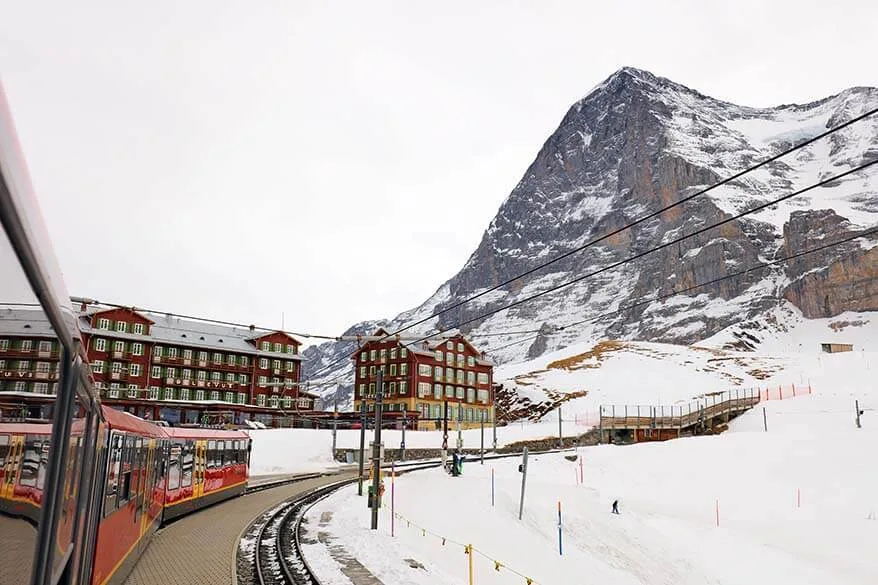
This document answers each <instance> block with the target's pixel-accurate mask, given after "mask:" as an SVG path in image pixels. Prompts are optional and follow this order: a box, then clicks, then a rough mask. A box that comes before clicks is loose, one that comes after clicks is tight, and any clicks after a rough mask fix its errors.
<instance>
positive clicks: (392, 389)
mask: <svg viewBox="0 0 878 585" xmlns="http://www.w3.org/2000/svg"><path fill="white" fill-rule="evenodd" d="M388 392H389V393H390V396H393V395H394V394H396V382H391V383H390V387H389V388H388Z"/></svg>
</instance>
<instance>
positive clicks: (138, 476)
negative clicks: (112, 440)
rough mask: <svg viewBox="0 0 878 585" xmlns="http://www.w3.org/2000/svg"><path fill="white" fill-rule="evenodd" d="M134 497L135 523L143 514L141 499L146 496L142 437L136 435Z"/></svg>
mask: <svg viewBox="0 0 878 585" xmlns="http://www.w3.org/2000/svg"><path fill="white" fill-rule="evenodd" d="M132 459H133V460H134V463H133V465H134V466H135V467H134V471H133V474H134V490H135V493H134V497H135V498H136V501H135V504H134V523H135V524H137V523H138V522H140V518H141V516H142V515H143V501H144V499H145V498H146V496H145V495H144V487H145V486H144V481H143V480H144V475H143V472H144V469H145V468H144V463H145V462H144V459H145V457H144V450H143V439H142V438H140V437H138V438H137V440H136V441H135V442H134V457H133V458H132Z"/></svg>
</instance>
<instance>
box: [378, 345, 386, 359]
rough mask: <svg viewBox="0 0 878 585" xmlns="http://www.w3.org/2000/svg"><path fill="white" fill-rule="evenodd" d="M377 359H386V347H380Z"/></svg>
mask: <svg viewBox="0 0 878 585" xmlns="http://www.w3.org/2000/svg"><path fill="white" fill-rule="evenodd" d="M378 359H379V360H382V361H383V360H385V359H387V348H384V347H382V348H381V351H379V352H378Z"/></svg>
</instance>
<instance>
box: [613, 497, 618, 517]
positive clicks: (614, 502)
mask: <svg viewBox="0 0 878 585" xmlns="http://www.w3.org/2000/svg"><path fill="white" fill-rule="evenodd" d="M618 513H619V500H613V514H618Z"/></svg>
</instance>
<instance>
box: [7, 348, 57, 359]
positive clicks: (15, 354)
mask: <svg viewBox="0 0 878 585" xmlns="http://www.w3.org/2000/svg"><path fill="white" fill-rule="evenodd" d="M60 357H61V354H60V352H57V351H36V350H34V349H30V350H28V351H20V350H17V349H16V350H13V349H6V350H0V358H3V359H8V358H24V359H32V360H33V359H37V358H40V359H53V360H57V359H58V358H60Z"/></svg>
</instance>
